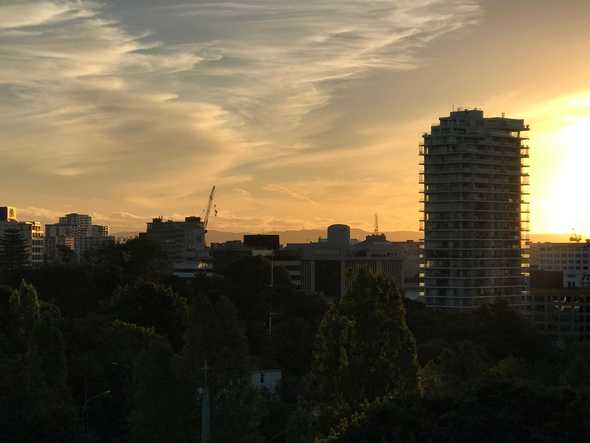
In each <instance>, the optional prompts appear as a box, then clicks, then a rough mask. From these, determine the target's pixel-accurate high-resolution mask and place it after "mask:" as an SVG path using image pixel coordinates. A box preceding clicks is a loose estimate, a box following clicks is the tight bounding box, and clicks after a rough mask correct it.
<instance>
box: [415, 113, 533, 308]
mask: <svg viewBox="0 0 590 443" xmlns="http://www.w3.org/2000/svg"><path fill="white" fill-rule="evenodd" d="M528 129H529V128H528V126H527V125H525V124H524V121H523V120H519V119H511V118H505V117H503V116H502V117H497V118H485V117H484V115H483V112H482V111H481V110H477V109H474V110H459V111H456V112H451V114H450V116H449V117H442V118H440V123H439V124H438V125H435V126H432V128H431V132H430V133H425V134H424V135H423V138H424V142H423V144H422V145H421V146H420V155H421V156H422V161H421V163H420V164H421V167H422V168H423V169H422V171H421V172H420V178H419V182H420V184H421V185H422V189H421V193H422V199H421V203H422V205H423V207H422V213H423V217H422V218H421V220H420V230H421V231H423V233H424V239H423V240H424V247H423V254H422V263H421V266H422V270H421V282H420V285H421V295H422V296H423V297H424V301H425V303H426V304H427V306H429V307H432V308H437V309H471V308H473V307H475V306H477V305H479V304H480V303H483V302H486V301H490V300H495V299H503V300H506V301H507V302H508V303H509V304H510V305H512V306H514V307H517V308H520V309H523V310H524V309H526V306H527V293H528V292H527V278H528V250H527V243H528V223H529V219H528V214H529V207H528V200H527V196H528V192H527V185H528V173H527V172H526V168H527V163H526V160H527V159H528V155H529V154H528V146H526V145H525V144H524V141H525V140H527V139H526V138H525V137H523V136H522V135H521V134H522V133H523V132H525V131H528Z"/></svg>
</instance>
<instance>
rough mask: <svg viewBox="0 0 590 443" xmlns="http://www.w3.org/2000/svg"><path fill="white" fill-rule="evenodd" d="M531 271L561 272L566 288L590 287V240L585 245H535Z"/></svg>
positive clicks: (573, 243) (531, 248)
mask: <svg viewBox="0 0 590 443" xmlns="http://www.w3.org/2000/svg"><path fill="white" fill-rule="evenodd" d="M530 252H531V258H530V262H531V271H537V270H538V271H559V272H561V273H562V274H563V287H564V288H586V287H590V269H589V267H590V240H587V241H586V242H584V243H577V242H570V243H533V244H531V247H530Z"/></svg>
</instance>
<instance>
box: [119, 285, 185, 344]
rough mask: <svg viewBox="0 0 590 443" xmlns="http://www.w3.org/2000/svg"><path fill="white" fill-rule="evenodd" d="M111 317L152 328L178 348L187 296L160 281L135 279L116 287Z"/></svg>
mask: <svg viewBox="0 0 590 443" xmlns="http://www.w3.org/2000/svg"><path fill="white" fill-rule="evenodd" d="M110 304H111V313H112V315H113V316H114V317H116V318H118V319H120V320H123V321H125V322H128V323H134V324H136V325H139V326H144V327H147V328H154V330H155V332H156V333H157V334H160V335H163V336H165V337H167V338H168V339H169V340H170V343H171V344H172V346H173V348H174V349H176V350H180V348H181V347H182V342H183V335H184V332H185V328H186V323H187V318H188V307H187V303H186V300H185V299H184V298H182V297H180V296H179V295H177V294H176V293H175V292H174V291H173V290H172V289H171V288H168V287H165V286H163V285H161V284H157V283H152V282H146V281H138V282H136V283H135V284H133V285H127V286H125V287H122V288H119V290H117V291H116V293H115V295H114V296H113V298H112V300H111V302H110Z"/></svg>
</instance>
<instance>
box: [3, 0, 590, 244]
mask: <svg viewBox="0 0 590 443" xmlns="http://www.w3.org/2000/svg"><path fill="white" fill-rule="evenodd" d="M589 23H590V2H588V1H587V0H563V1H559V2H557V1H554V0H551V1H548V0H299V1H293V0H288V1H287V0H247V1H238V2H235V1H232V2H225V1H223V0H220V1H215V2H212V1H188V0H186V1H164V0H150V1H147V0H141V1H140V0H126V1H125V2H120V1H114V0H110V1H109V0H102V1H101V0H97V1H90V0H76V1H50V0H43V1H20V0H19V1H16V0H4V1H2V2H0V151H1V156H0V177H2V180H1V182H0V183H1V186H0V205H3V204H4V205H12V206H16V207H17V208H18V210H19V218H21V219H37V220H41V221H42V222H50V221H53V220H55V219H56V218H57V217H58V216H59V215H62V214H63V213H66V212H72V211H77V212H84V213H90V214H93V216H94V218H95V221H96V222H98V223H103V224H109V225H111V228H112V231H114V232H117V231H125V230H142V229H143V228H144V227H145V222H146V221H148V220H149V219H150V218H151V217H154V216H158V215H163V216H165V217H172V218H180V217H184V216H185V215H191V214H195V215H199V214H200V213H201V211H202V210H203V208H204V207H205V206H206V200H207V195H208V192H209V190H210V188H211V186H212V185H214V184H215V185H217V200H216V203H217V207H218V210H219V212H218V216H217V217H216V218H215V219H213V220H212V222H211V228H212V229H218V230H227V231H242V230H247V231H268V230H282V229H302V228H323V227H325V226H327V225H328V224H331V223H335V222H340V223H347V224H350V225H352V226H354V227H359V228H365V229H371V228H372V224H373V214H374V213H378V214H379V220H380V227H381V229H382V230H385V231H388V230H413V231H415V230H417V228H418V221H417V219H418V209H419V206H418V200H419V194H418V191H419V185H418V161H419V157H418V155H417V154H418V144H419V143H420V140H421V133H422V132H424V131H428V130H429V127H430V125H432V124H434V123H436V121H437V119H438V117H439V116H442V115H447V114H448V113H449V112H450V111H451V109H452V106H466V107H479V108H482V109H483V110H484V111H485V114H486V115H487V116H492V115H500V114H501V113H502V112H505V113H506V115H507V116H509V117H513V118H524V119H525V120H526V123H528V124H529V125H530V127H531V131H530V133H529V136H530V138H531V140H530V147H531V151H530V152H531V159H530V164H531V168H530V173H531V230H532V232H544V233H565V232H570V231H571V229H572V228H575V229H576V230H577V231H578V232H579V233H582V234H586V235H590V198H589V197H588V189H589V186H588V185H589V180H590V179H589V177H590V138H589V137H588V131H589V129H590V51H589V48H590V26H589Z"/></svg>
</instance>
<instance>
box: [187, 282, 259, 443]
mask: <svg viewBox="0 0 590 443" xmlns="http://www.w3.org/2000/svg"><path fill="white" fill-rule="evenodd" d="M183 360H184V367H185V377H186V380H187V382H186V383H187V389H189V390H190V391H191V392H195V391H196V390H197V389H198V388H199V387H203V386H205V375H206V382H207V386H208V387H209V396H210V399H211V403H210V407H211V420H212V423H211V435H212V438H213V440H214V441H237V440H236V438H237V439H238V440H240V441H255V440H256V438H258V436H257V428H258V425H259V423H260V420H261V419H262V409H261V408H262V398H261V397H260V394H259V393H258V392H257V391H256V390H254V388H253V387H252V386H251V385H250V382H249V371H248V369H249V366H248V343H247V340H246V336H245V334H244V331H243V329H242V327H241V326H240V322H239V319H238V313H237V310H236V308H235V306H234V305H233V304H232V303H231V302H230V301H229V300H228V299H227V298H225V297H223V296H221V297H218V298H216V299H213V298H211V297H209V296H207V295H205V294H200V295H197V296H195V297H194V299H193V301H192V306H191V320H190V324H189V327H188V329H187V334H186V339H185V348H184V351H183ZM205 368H206V369H205ZM195 405H197V404H195ZM187 409H188V410H192V411H193V414H192V417H190V418H189V420H190V421H191V422H192V423H193V428H194V429H199V410H196V409H195V407H193V408H187ZM229 436H233V437H232V438H229Z"/></svg>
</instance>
